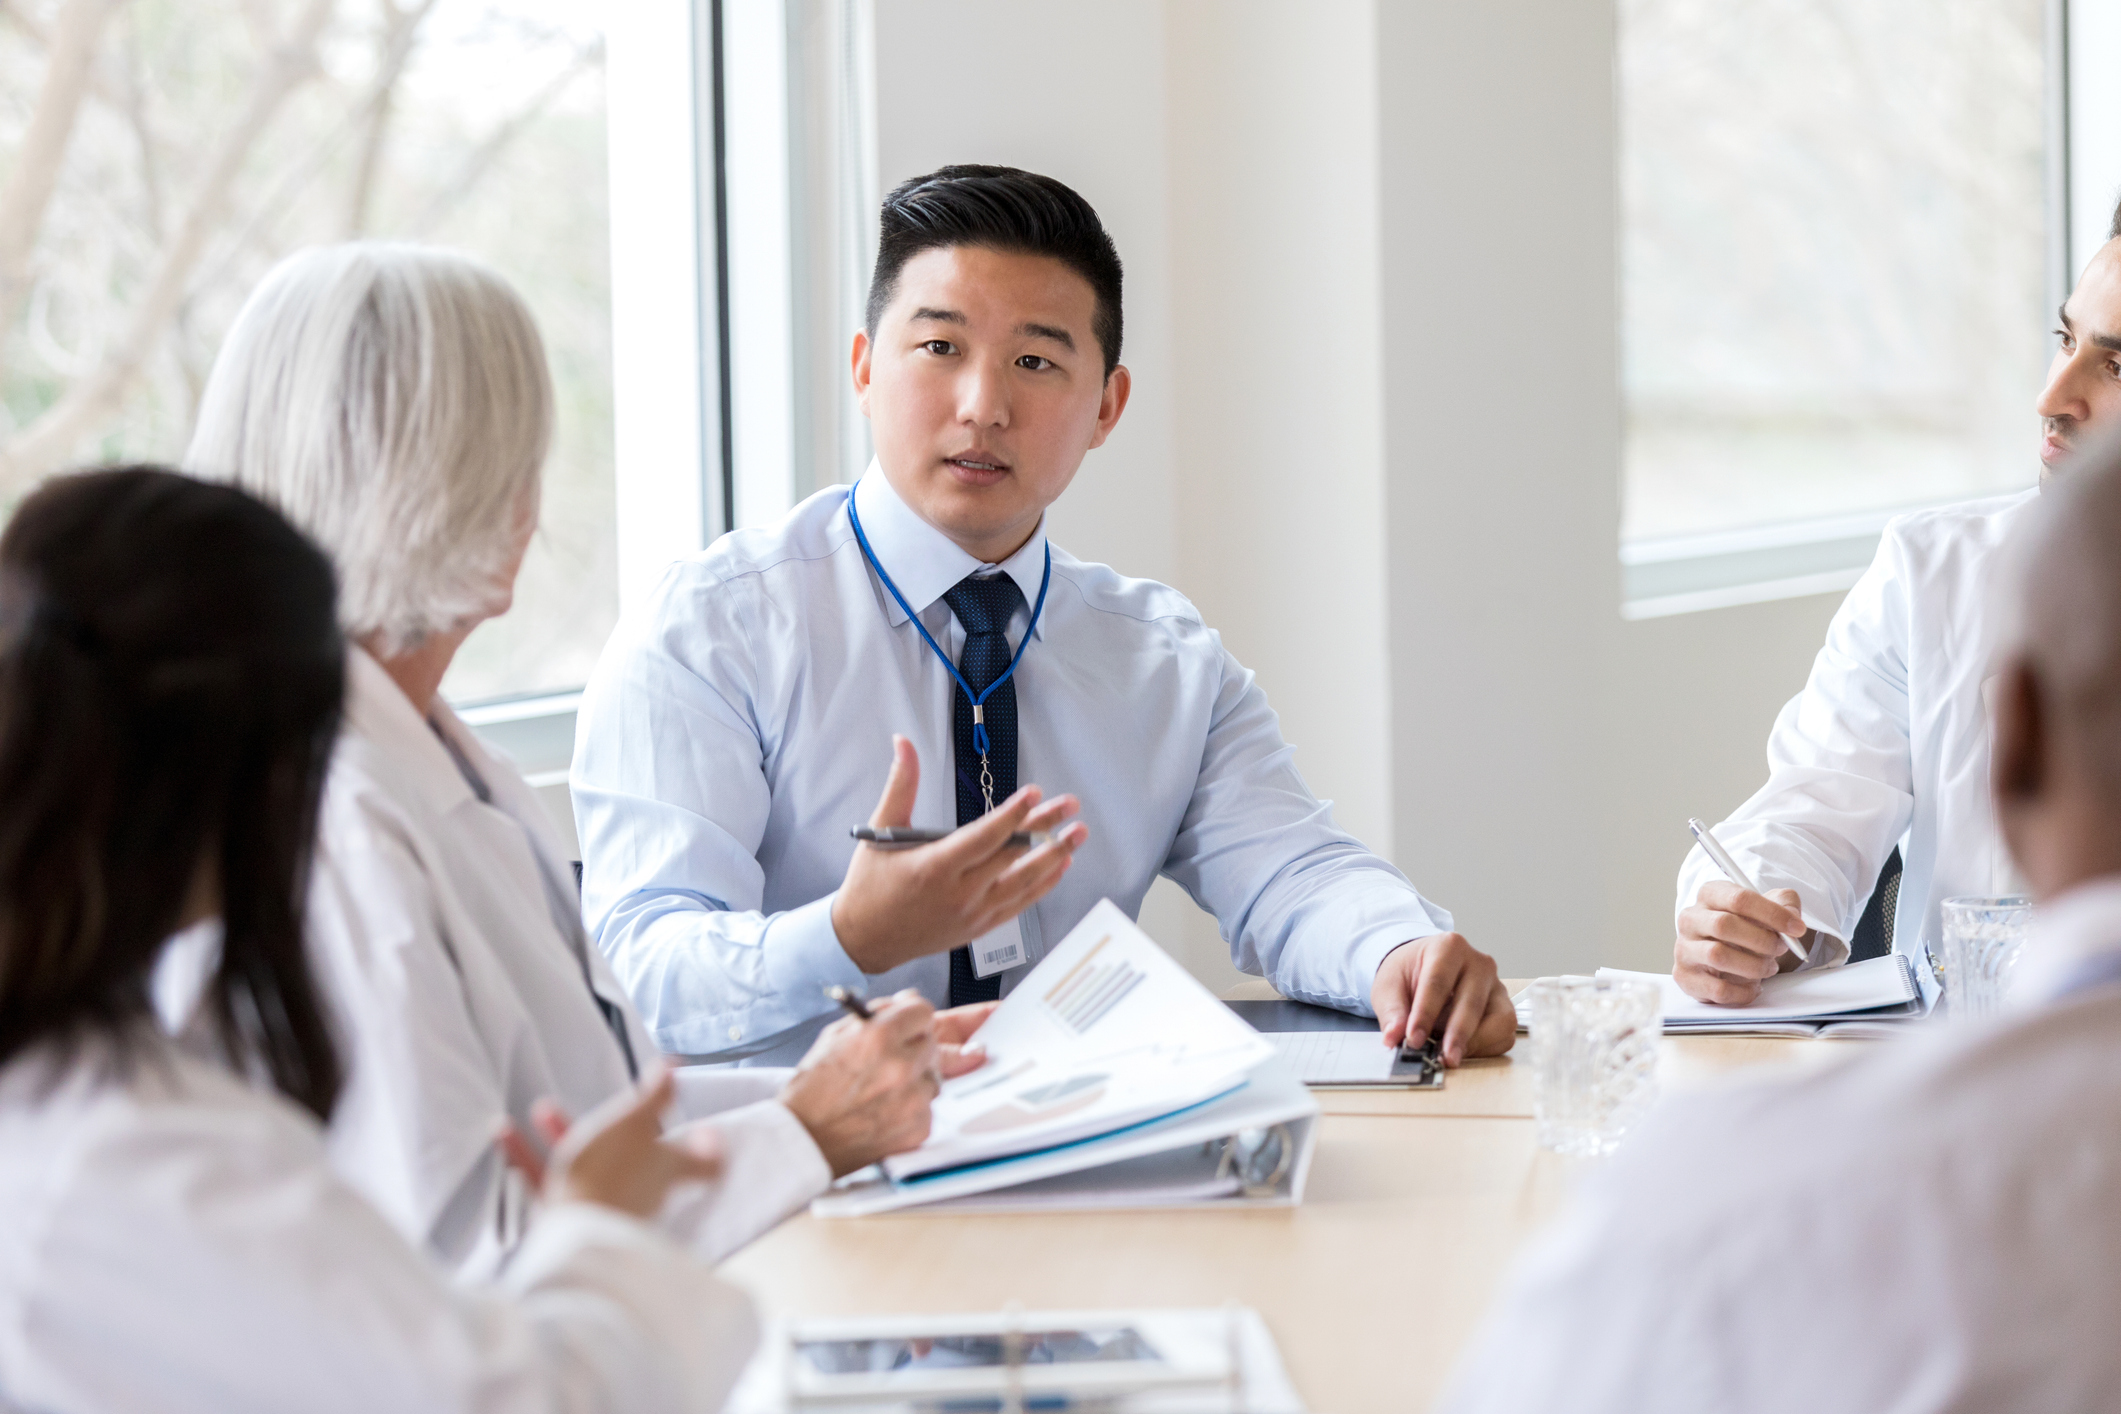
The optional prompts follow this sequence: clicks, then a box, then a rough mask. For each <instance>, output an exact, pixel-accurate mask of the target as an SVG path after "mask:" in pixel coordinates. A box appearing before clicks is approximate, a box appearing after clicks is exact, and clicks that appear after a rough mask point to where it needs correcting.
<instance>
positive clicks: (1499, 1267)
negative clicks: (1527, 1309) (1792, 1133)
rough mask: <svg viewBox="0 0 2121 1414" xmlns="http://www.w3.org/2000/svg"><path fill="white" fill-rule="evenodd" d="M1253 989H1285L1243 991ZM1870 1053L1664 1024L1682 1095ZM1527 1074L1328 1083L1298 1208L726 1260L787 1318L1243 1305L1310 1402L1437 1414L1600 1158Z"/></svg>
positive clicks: (1068, 1224)
mask: <svg viewBox="0 0 2121 1414" xmlns="http://www.w3.org/2000/svg"><path fill="white" fill-rule="evenodd" d="M1511 990H1512V991H1515V990H1517V986H1516V984H1515V983H1512V984H1511ZM1246 994H1252V995H1262V996H1265V995H1272V994H1271V993H1267V992H1259V993H1250V992H1249V989H1247V991H1246V992H1240V993H1233V994H1232V995H1233V997H1235V996H1239V995H1246ZM1521 1044H1522V1038H1520V1046H1521ZM1862 1044H1863V1043H1861V1042H1851V1041H1793V1040H1769V1039H1762V1038H1752V1037H1714V1036H1687V1037H1678V1036H1668V1037H1666V1038H1665V1041H1664V1050H1663V1060H1662V1063H1661V1065H1660V1071H1659V1078H1660V1080H1661V1082H1662V1083H1663V1085H1664V1087H1665V1089H1666V1091H1667V1092H1673V1091H1679V1090H1684V1089H1687V1088H1692V1087H1696V1086H1700V1085H1703V1084H1710V1083H1714V1082H1715V1081H1716V1080H1717V1079H1718V1078H1719V1077H1721V1076H1724V1075H1727V1074H1729V1073H1730V1072H1732V1071H1736V1070H1741V1069H1747V1068H1751V1067H1756V1066H1764V1065H1766V1066H1774V1065H1782V1066H1798V1065H1813V1064H1827V1063H1831V1062H1832V1061H1833V1060H1834V1059H1835V1058H1838V1057H1845V1056H1849V1055H1852V1054H1854V1053H1855V1051H1856V1050H1857V1048H1858V1047H1860V1046H1861V1045H1862ZM1529 1069H1530V1068H1529V1067H1528V1066H1523V1065H1515V1064H1512V1061H1511V1058H1509V1057H1504V1058H1502V1059H1499V1060H1491V1061H1475V1062H1471V1063H1469V1064H1467V1065H1466V1066H1465V1067H1463V1068H1462V1069H1459V1070H1456V1071H1453V1072H1452V1073H1451V1076H1450V1079H1449V1082H1448V1083H1447V1084H1446V1086H1445V1087H1444V1089H1443V1090H1441V1091H1437V1092H1409V1091H1396V1092H1380V1091H1330V1090H1322V1091H1319V1092H1318V1099H1319V1102H1320V1104H1321V1106H1322V1107H1323V1108H1324V1111H1325V1115H1324V1117H1323V1120H1322V1122H1321V1126H1320V1132H1319V1139H1318V1152H1317V1155H1316V1157H1315V1159H1314V1160H1313V1162H1312V1166H1311V1177H1310V1184H1309V1187H1308V1189H1307V1191H1306V1193H1305V1195H1304V1201H1303V1203H1302V1204H1301V1205H1300V1206H1298V1207H1296V1208H1285V1209H1273V1210H1254V1211H1249V1212H1246V1211H1239V1212H1226V1213H1218V1212H1213V1211H1199V1210H1179V1211H1163V1212H1154V1211H1151V1212H1114V1213H1056V1214H1008V1215H1004V1214H979V1215H973V1214H957V1215H953V1216H949V1217H942V1216H935V1217H923V1216H920V1215H919V1214H918V1213H917V1212H914V1213H905V1214H894V1215H890V1216H884V1217H872V1218H857V1219H835V1220H826V1221H820V1220H818V1219H814V1218H811V1217H809V1216H807V1215H805V1216H802V1217H798V1218H796V1219H795V1220H793V1221H792V1222H789V1223H786V1224H784V1225H783V1226H782V1227H781V1228H780V1229H779V1230H777V1231H776V1232H774V1233H773V1234H771V1235H770V1236H768V1237H766V1238H764V1239H763V1240H761V1241H760V1242H758V1243H756V1244H754V1245H753V1246H752V1247H750V1248H748V1249H747V1250H746V1251H744V1252H743V1253H742V1254H740V1255H739V1256H738V1257H736V1258H735V1259H734V1260H732V1261H731V1262H729V1263H728V1264H727V1265H726V1266H725V1267H724V1271H725V1273H726V1274H727V1275H729V1276H731V1277H733V1278H735V1279H736V1280H737V1281H739V1282H740V1283H742V1284H743V1285H744V1286H746V1287H748V1288H749V1289H750V1290H751V1292H752V1294H753V1295H754V1297H756V1299H757V1300H758V1302H759V1305H760V1307H761V1310H762V1312H763V1313H764V1314H765V1315H767V1316H769V1317H783V1318H788V1317H799V1316H827V1315H861V1314H885V1313H894V1312H928V1311H932V1312H949V1311H982V1310H996V1309H999V1308H1000V1307H1002V1306H1003V1305H1005V1304H1007V1303H1008V1302H1011V1301H1015V1302H1018V1303H1020V1304H1021V1305H1023V1306H1024V1307H1025V1308H1027V1309H1031V1310H1038V1309H1052V1308H1056V1307H1111V1306H1220V1305H1222V1304H1224V1303H1225V1302H1227V1301H1238V1302H1241V1303H1243V1304H1245V1305H1249V1306H1252V1307H1254V1308H1256V1309H1257V1310H1258V1311H1259V1312H1260V1313H1261V1314H1262V1315H1263V1316H1264V1317H1265V1318H1266V1321H1267V1325H1268V1328H1269V1329H1270V1330H1272V1331H1273V1333H1274V1338H1275V1341H1276V1343H1277V1344H1278V1345H1279V1346H1280V1348H1281V1354H1282V1359H1283V1361H1284V1362H1285V1363H1286V1365H1287V1366H1288V1370H1289V1376H1290V1378H1291V1379H1292V1380H1293V1381H1294V1382H1295V1385H1296V1388H1297V1390H1298V1392H1299V1393H1301V1394H1302V1396H1303V1398H1304V1402H1305V1405H1306V1406H1307V1407H1308V1408H1309V1409H1311V1410H1312V1411H1314V1414H1358V1411H1365V1410H1386V1409H1389V1410H1393V1411H1395V1414H1396V1411H1405V1410H1409V1409H1426V1408H1427V1407H1429V1405H1430V1404H1431V1403H1432V1402H1433V1401H1434V1399H1435V1398H1436V1396H1437V1394H1438V1393H1439V1392H1440V1391H1441V1388H1442V1386H1443V1382H1444V1380H1445V1379H1446V1378H1447V1377H1448V1376H1449V1374H1450V1371H1451V1367H1452V1365H1453V1364H1454V1363H1455V1361H1456V1359H1457V1357H1458V1355H1459V1353H1460V1352H1461V1351H1462V1350H1463V1349H1464V1347H1465V1345H1466V1343H1467V1341H1468V1340H1469V1339H1470V1337H1471V1336H1472V1334H1473V1330H1474V1327H1475V1325H1476V1324H1477V1323H1478V1321H1479V1320H1480V1317H1481V1315H1482V1313H1483V1312H1484V1311H1485V1310H1486V1308H1487V1305H1488V1302H1489V1300H1490V1298H1491V1297H1492V1296H1493V1295H1494V1293H1495V1289H1496V1287H1497V1285H1498V1284H1499V1282H1500V1281H1501V1278H1502V1276H1503V1274H1504V1272H1505V1271H1506V1270H1507V1268H1508V1265H1509V1261H1510V1259H1511V1257H1512V1256H1513V1255H1514V1254H1515V1253H1516V1251H1517V1249H1518V1247H1519V1246H1520V1245H1521V1244H1522V1243H1523V1242H1524V1240H1525V1238H1526V1237H1527V1236H1528V1235H1529V1234H1530V1233H1531V1232H1532V1231H1533V1230H1534V1229H1536V1228H1537V1227H1538V1226H1539V1225H1540V1224H1541V1223H1542V1222H1543V1221H1545V1220H1546V1219H1547V1218H1548V1217H1550V1216H1551V1215H1552V1214H1553V1213H1554V1211H1555V1210H1556V1208H1557V1207H1558V1206H1559V1204H1560V1202H1561V1200H1562V1199H1563V1197H1564V1196H1565V1195H1566V1194H1567V1191H1568V1187H1569V1184H1570V1183H1571V1181H1572V1180H1573V1178H1574V1176H1575V1175H1577V1174H1579V1173H1581V1172H1583V1171H1584V1170H1585V1167H1586V1165H1588V1164H1590V1163H1595V1162H1597V1161H1595V1160H1571V1159H1565V1158H1562V1157H1561V1156H1559V1155H1556V1154H1552V1153H1548V1152H1545V1151H1543V1150H1540V1149H1539V1148H1538V1147H1537V1146H1536V1145H1535V1144H1534V1143H1533V1139H1532V1093H1531V1077H1530V1074H1529Z"/></svg>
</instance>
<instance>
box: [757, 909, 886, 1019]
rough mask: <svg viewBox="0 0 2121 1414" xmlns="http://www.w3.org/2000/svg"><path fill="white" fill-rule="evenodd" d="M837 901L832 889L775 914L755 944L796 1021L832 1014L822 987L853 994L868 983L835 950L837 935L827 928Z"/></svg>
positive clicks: (837, 948) (844, 952)
mask: <svg viewBox="0 0 2121 1414" xmlns="http://www.w3.org/2000/svg"><path fill="white" fill-rule="evenodd" d="M838 897H839V892H838V890H834V891H833V892H831V893H829V894H826V895H825V896H824V897H823V898H821V899H814V900H812V901H811V902H809V903H806V904H804V905H803V906H802V907H801V908H791V909H789V910H788V911H787V912H786V913H782V914H779V915H778V916H776V917H775V918H774V919H773V921H772V922H771V923H768V924H767V925H766V932H765V934H764V936H762V937H761V938H760V939H759V945H760V946H761V947H762V948H764V949H765V953H766V972H767V975H768V977H770V978H771V980H772V983H773V990H774V991H775V992H776V993H778V994H779V995H780V996H782V997H786V998H788V999H790V1001H791V1003H792V1008H793V1010H794V1012H795V1014H796V1016H797V1017H798V1018H800V1019H808V1018H810V1017H813V1016H816V1015H818V1014H819V1013H820V1012H825V1011H830V1010H831V1009H832V1003H831V1002H828V1001H826V1000H825V995H824V990H825V988H827V987H830V986H835V985H836V986H841V987H845V988H847V989H848V990H849V991H851V992H855V993H857V994H859V993H862V992H865V991H867V990H868V987H869V979H868V978H866V977H864V976H863V975H862V969H861V968H860V967H858V966H856V965H855V961H854V959H853V958H851V957H849V956H847V950H846V949H845V948H843V947H841V946H840V935H839V933H838V931H837V930H836V929H834V928H833V926H832V903H833V900H834V899H837V898H838Z"/></svg>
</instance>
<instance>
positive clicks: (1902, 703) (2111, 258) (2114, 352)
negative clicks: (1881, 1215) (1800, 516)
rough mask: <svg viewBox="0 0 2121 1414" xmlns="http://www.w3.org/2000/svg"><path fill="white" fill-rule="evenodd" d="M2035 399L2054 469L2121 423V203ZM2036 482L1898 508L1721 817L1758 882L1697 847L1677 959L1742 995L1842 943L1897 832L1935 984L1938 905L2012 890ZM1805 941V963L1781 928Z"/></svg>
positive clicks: (1897, 935) (1907, 951) (1915, 945)
mask: <svg viewBox="0 0 2121 1414" xmlns="http://www.w3.org/2000/svg"><path fill="white" fill-rule="evenodd" d="M2058 321H2059V327H2058V328H2057V330H2056V335H2057V337H2058V339H2059V340H2060V344H2059V347H2058V348H2057V349H2056V352H2055V357H2054V362H2053V365H2052V366H2051V368H2050V369H2049V372H2048V381H2047V386H2046V387H2045V388H2044V389H2043V390H2042V392H2041V394H2040V398H2039V401H2038V402H2037V403H2036V404H2035V411H2037V412H2038V413H2039V415H2040V419H2041V425H2042V434H2041V443H2040V463H2041V472H2040V478H2041V483H2042V484H2043V485H2045V484H2046V482H2047V481H2048V479H2049V478H2050V477H2051V476H2052V475H2053V474H2054V471H2055V468H2056V467H2057V466H2058V465H2060V464H2061V462H2062V461H2063V459H2064V458H2066V457H2067V456H2068V455H2069V454H2070V453H2071V451H2072V450H2074V449H2075V448H2077V447H2079V446H2080V445H2081V444H2082V442H2083V441H2084V439H2085V438H2086V437H2087V436H2088V435H2091V434H2093V433H2094V432H2096V431H2103V430H2105V429H2107V428H2110V427H2121V209H2117V210H2116V211H2115V213H2114V219H2113V222H2112V225H2111V228H2110V233H2109V239H2108V241H2107V243H2106V244H2105V245H2104V246H2103V247H2101V249H2100V250H2099V252H2098V253H2097V254H2096V255H2094V256H2093V257H2092V259H2091V262H2090V263H2089V264H2088V265H2087V266H2086V267H2085V269H2084V275H2083V278H2082V279H2080V280H2079V281H2078V282H2077V288H2076V289H2075V290H2074V291H2073V292H2072V293H2071V294H2070V297H2069V300H2068V302H2067V303H2065V304H2064V305H2063V306H2062V308H2061V310H2060V311H2059V314H2058ZM2039 494H2040V493H2039V491H2038V490H2037V489H2036V490H2030V491H2020V492H2015V493H2013V494H2011V495H2007V496H1996V497H1991V498H1988V499H1986V500H1979V501H1969V502H1965V503H1962V504H1959V505H1952V506H1944V507H1940V508H1938V509H1936V510H1931V511H1918V512H1916V513H1914V514H1912V515H1906V516H1901V517H1898V518H1897V519H1895V520H1893V521H1892V522H1890V523H1889V524H1888V525H1887V526H1886V528H1885V534H1884V537H1883V538H1882V539H1881V540H1880V542H1879V545H1878V553H1877V557H1876V558H1875V559H1874V560H1873V561H1872V563H1871V567H1870V569H1869V570H1867V571H1866V572H1865V573H1864V575H1863V578H1862V579H1860V580H1859V581H1857V583H1856V586H1855V588H1853V589H1851V590H1850V591H1849V594H1848V598H1847V599H1846V600H1844V601H1843V602H1842V605H1841V608H1840V609H1839V610H1838V611H1837V612H1836V613H1835V615H1834V620H1833V623H1832V624H1831V625H1829V626H1828V628H1827V636H1826V645H1825V646H1824V647H1823V648H1821V649H1820V650H1819V657H1818V660H1817V661H1816V662H1814V663H1813V665H1812V673H1811V677H1810V679H1809V680H1808V681H1807V682H1806V683H1805V687H1804V691H1803V692H1801V693H1799V694H1798V695H1797V696H1796V697H1794V698H1792V699H1791V700H1790V702H1789V704H1788V705H1787V706H1785V707H1784V708H1783V709H1782V713H1781V715H1780V716H1779V717H1777V718H1776V720H1775V727H1774V730H1773V732H1772V733H1771V734H1770V735H1769V737H1768V747H1767V756H1768V780H1767V784H1766V785H1764V786H1762V787H1761V788H1760V790H1759V791H1758V792H1756V793H1755V794H1754V795H1753V797H1752V798H1751V799H1750V800H1748V801H1746V802H1745V804H1743V805H1741V806H1740V807H1739V808H1738V809H1737V811H1736V812H1734V813H1733V814H1732V815H1731V817H1730V818H1729V819H1727V820H1725V821H1724V822H1723V823H1722V824H1720V825H1718V826H1717V827H1716V834H1717V837H1718V838H1719V839H1720V840H1721V841H1722V843H1723V845H1724V847H1725V848H1726V849H1728V850H1729V851H1730V852H1731V854H1732V855H1733V856H1734V857H1735V858H1736V860H1737V862H1738V863H1739V864H1741V865H1743V866H1744V867H1745V869H1746V871H1747V872H1748V873H1749V874H1751V876H1752V879H1753V882H1754V883H1756V884H1758V885H1759V886H1760V888H1761V890H1762V892H1761V893H1753V892H1751V891H1749V890H1746V889H1743V888H1741V887H1739V886H1738V885H1737V884H1734V883H1732V882H1730V881H1729V880H1727V879H1725V878H1724V876H1723V874H1722V872H1721V871H1720V870H1718V869H1717V868H1716V866H1715V864H1714V863H1712V862H1711V861H1710V860H1709V858H1708V856H1707V855H1706V854H1704V853H1703V852H1702V850H1701V849H1700V848H1699V847H1698V846H1697V847H1696V848H1695V849H1693V850H1692V851H1690V852H1689V853H1688V855H1687V857H1686V860H1685V863H1684V864H1683V865H1682V866H1681V868H1680V871H1679V899H1678V905H1677V919H1676V921H1677V931H1678V939H1677V941H1676V943H1675V944H1674V948H1673V969H1672V971H1673V976H1674V977H1675V978H1676V979H1677V981H1678V983H1679V985H1680V986H1681V987H1683V988H1684V989H1685V990H1686V991H1687V992H1688V993H1689V994H1690V995H1692V996H1694V997H1696V998H1698V999H1700V1000H1702V1001H1705V1002H1715V1003H1722V1004H1725V1005H1731V1006H1742V1005H1744V1004H1746V1003H1747V1002H1750V1001H1752V1000H1753V999H1754V998H1755V997H1757V996H1758V995H1759V993H1760V984H1761V983H1762V982H1763V981H1764V980H1766V979H1767V978H1769V977H1773V976H1775V975H1776V973H1777V972H1783V971H1791V970H1794V969H1797V968H1799V967H1827V966H1835V965H1838V964H1840V963H1842V962H1845V961H1847V959H1848V957H1849V942H1850V940H1851V938H1852V935H1853V933H1854V931H1855V927H1856V923H1857V920H1858V919H1859V918H1860V917H1861V916H1862V914H1863V910H1864V907H1865V905H1866V904H1867V903H1868V902H1869V900H1870V896H1871V892H1872V889H1873V886H1874V885H1875V884H1876V883H1877V881H1878V879H1879V875H1880V873H1881V871H1883V869H1884V868H1885V865H1886V861H1887V859H1888V857H1889V856H1890V855H1891V854H1892V852H1893V849H1894V848H1895V847H1896V846H1898V847H1899V848H1900V851H1901V855H1902V859H1903V864H1904V870H1903V873H1902V874H1901V878H1900V889H1899V896H1898V900H1897V906H1896V909H1895V915H1894V918H1893V920H1892V922H1893V928H1892V939H1893V950H1894V951H1895V952H1898V953H1901V954H1904V955H1906V956H1907V957H1909V958H1910V959H1911V961H1912V962H1913V963H1914V964H1915V974H1916V976H1917V978H1918V979H1919V980H1920V982H1921V985H1922V987H1923V989H1924V991H1925V993H1928V994H1932V995H1933V994H1934V989H1935V979H1934V977H1933V975H1932V973H1931V971H1930V967H1929V965H1928V963H1927V961H1926V960H1925V958H1924V946H1925V944H1929V945H1931V946H1936V947H1939V948H1940V950H1941V941H1940V939H1939V936H1938V933H1937V917H1938V914H1937V905H1938V904H1939V903H1940V902H1942V901H1943V900H1944V899H1947V898H1953V897H1957V896H1960V895H1991V896H1992V895H1999V894H2008V893H2014V892H2016V891H2017V890H2018V889H2019V887H2020V883H2019V880H2018V877H2017V874H2016V871H2015V870H2014V869H2013V868H2012V866H2011V862H2010V858H2009V856H2008V854H2007V853H2006V851H2005V850H2004V847H2003V841H2002V838H2001V836H2000V835H1999V834H1998V833H1997V831H1996V823H1995V816H1994V812H1993V810H1992V809H1991V806H1990V802H1989V791H1988V762H1989V732H1990V723H1991V708H1990V705H1989V700H1988V699H1989V697H1990V696H1991V694H1992V691H1993V686H1992V678H1991V675H1990V666H1989V655H1990V649H1991V647H1992V632H1993V624H1992V623H1991V619H1990V614H1989V603H1990V598H1991V595H1990V590H1991V588H1992V587H1993V581H1994V579H1995V575H1996V565H1997V552H1998V550H1999V549H2000V547H2001V546H2002V545H2003V543H2004V540H2005V539H2006V537H2007V536H2008V535H2009V534H2010V532H2011V530H2012V528H2013V527H2014V526H2015V525H2016V524H2017V523H2018V522H2019V521H2020V520H2022V519H2024V517H2025V516H2026V515H2027V514H2029V513H2030V511H2031V509H2032V507H2033V505H2034V503H2035V502H2036V501H2037V500H2038V498H2039ZM1785 936H1788V937H1792V938H1796V939H1798V940H1799V941H1800V943H1801V944H1802V945H1803V946H1804V947H1805V950H1806V952H1807V953H1808V954H1809V958H1808V959H1807V960H1806V961H1805V962H1803V963H1800V962H1799V961H1798V958H1797V955H1796V953H1795V952H1793V951H1791V950H1790V948H1789V947H1788V946H1787V945H1786V944H1785V942H1784V937H1785Z"/></svg>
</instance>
